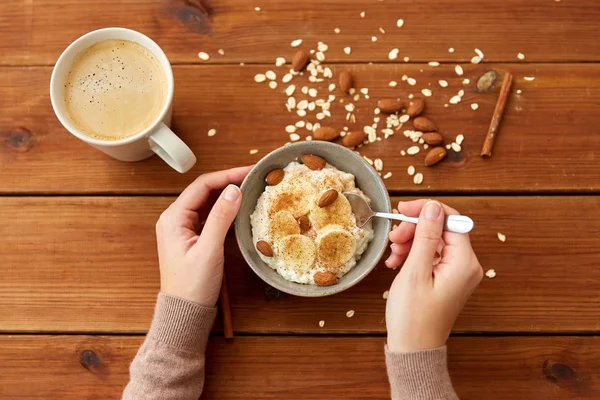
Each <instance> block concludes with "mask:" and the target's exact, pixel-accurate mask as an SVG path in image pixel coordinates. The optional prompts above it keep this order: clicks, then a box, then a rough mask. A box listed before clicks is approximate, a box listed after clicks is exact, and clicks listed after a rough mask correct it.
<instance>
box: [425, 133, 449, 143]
mask: <svg viewBox="0 0 600 400" xmlns="http://www.w3.org/2000/svg"><path fill="white" fill-rule="evenodd" d="M422 138H423V140H424V141H425V143H427V144H428V145H431V146H437V145H439V144H442V142H443V141H444V138H443V137H442V135H440V134H439V133H437V132H427V133H424V134H423V136H422Z"/></svg>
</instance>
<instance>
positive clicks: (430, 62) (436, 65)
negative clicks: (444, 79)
mask: <svg viewBox="0 0 600 400" xmlns="http://www.w3.org/2000/svg"><path fill="white" fill-rule="evenodd" d="M429 66H430V67H439V66H440V63H439V62H437V61H429Z"/></svg>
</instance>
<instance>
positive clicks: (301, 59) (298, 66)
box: [292, 50, 310, 72]
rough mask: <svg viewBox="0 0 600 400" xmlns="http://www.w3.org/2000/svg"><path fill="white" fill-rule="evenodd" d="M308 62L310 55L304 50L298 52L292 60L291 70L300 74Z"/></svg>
mask: <svg viewBox="0 0 600 400" xmlns="http://www.w3.org/2000/svg"><path fill="white" fill-rule="evenodd" d="M309 60H310V54H308V51H306V50H298V51H297V52H296V54H294V58H292V69H293V70H294V71H296V72H300V71H302V70H303V69H304V67H306V64H308V61H309Z"/></svg>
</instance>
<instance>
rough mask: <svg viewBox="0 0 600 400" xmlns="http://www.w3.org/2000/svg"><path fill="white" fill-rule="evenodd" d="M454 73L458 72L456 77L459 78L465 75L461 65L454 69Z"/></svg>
mask: <svg viewBox="0 0 600 400" xmlns="http://www.w3.org/2000/svg"><path fill="white" fill-rule="evenodd" d="M454 71H455V72H456V75H458V76H462V74H463V68H462V67H461V66H460V65H457V66H456V67H454Z"/></svg>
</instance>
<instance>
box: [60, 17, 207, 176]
mask: <svg viewBox="0 0 600 400" xmlns="http://www.w3.org/2000/svg"><path fill="white" fill-rule="evenodd" d="M109 39H121V40H129V41H132V42H136V43H138V44H140V45H142V46H143V47H145V48H147V49H148V50H150V51H151V52H152V53H153V54H154V55H155V56H156V58H157V59H158V61H159V63H160V65H161V66H162V69H163V71H164V73H165V77H166V81H167V92H166V95H167V99H166V100H165V102H164V106H163V108H162V110H160V112H159V113H158V114H157V115H156V118H155V119H154V122H152V124H150V125H149V126H148V127H147V128H146V129H144V130H143V131H141V132H139V133H137V134H135V135H133V136H129V137H126V138H124V139H119V140H100V139H95V138H92V137H90V136H88V135H86V134H84V133H83V132H81V131H80V130H79V129H78V128H77V127H76V126H75V124H74V123H73V122H72V121H71V120H70V118H69V116H68V113H67V110H66V107H65V101H64V83H65V78H66V76H67V74H68V72H69V69H70V68H71V65H72V63H73V60H74V58H75V56H77V54H79V53H80V52H81V51H83V50H85V49H87V48H89V47H91V46H92V45H94V44H96V43H98V42H101V41H104V40H109ZM173 89H174V83H173V71H172V70H171V64H170V63H169V60H168V59H167V56H166V55H165V53H164V52H163V51H162V49H161V48H160V47H159V46H158V45H157V44H156V43H155V42H154V41H153V40H152V39H150V38H149V37H147V36H146V35H143V34H141V33H139V32H136V31H133V30H131V29H125V28H104V29H98V30H96V31H93V32H89V33H87V34H85V35H83V36H81V37H80V38H79V39H77V40H75V41H74V42H73V43H71V44H70V45H69V47H67V48H66V49H65V51H64V52H63V53H62V54H61V55H60V57H59V58H58V61H57V62H56V65H55V66H54V70H53V71H52V77H51V78H50V99H51V101H52V108H53V109H54V112H55V113H56V116H57V117H58V119H59V120H60V122H61V124H62V125H63V126H64V127H65V128H66V129H67V130H68V131H69V132H71V134H73V136H75V137H77V138H79V139H81V140H83V141H84V142H86V143H88V144H89V145H91V146H93V147H95V148H97V149H98V150H100V151H103V152H104V153H106V154H108V155H109V156H111V157H113V158H116V159H117V160H121V161H140V160H143V159H145V158H148V157H150V156H152V155H153V154H154V153H156V154H158V155H159V156H160V157H161V158H162V159H163V160H164V161H165V162H166V163H167V164H169V165H170V166H171V167H173V169H175V170H176V171H178V172H181V173H184V172H187V171H189V170H190V168H192V167H193V166H194V164H195V163H196V157H195V156H194V153H193V152H192V150H190V148H189V147H188V146H187V145H186V144H185V143H184V142H183V141H182V140H181V139H180V138H179V137H178V136H177V135H175V133H173V131H172V130H171V129H169V126H170V125H171V111H172V106H173Z"/></svg>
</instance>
